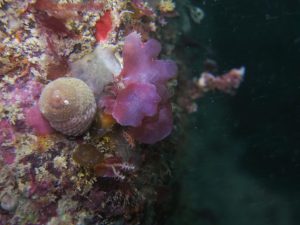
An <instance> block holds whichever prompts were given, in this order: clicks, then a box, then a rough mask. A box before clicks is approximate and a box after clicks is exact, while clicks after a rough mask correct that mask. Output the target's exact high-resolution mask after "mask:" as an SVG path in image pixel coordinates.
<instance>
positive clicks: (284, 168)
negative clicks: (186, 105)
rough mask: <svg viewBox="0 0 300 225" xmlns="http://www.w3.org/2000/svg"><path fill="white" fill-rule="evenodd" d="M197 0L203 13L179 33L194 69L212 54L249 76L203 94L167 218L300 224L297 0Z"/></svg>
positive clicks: (207, 223) (207, 224)
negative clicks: (231, 89) (230, 88)
mask: <svg viewBox="0 0 300 225" xmlns="http://www.w3.org/2000/svg"><path fill="white" fill-rule="evenodd" d="M192 3H193V4H194V5H197V6H199V7H201V8H202V9H203V10H204V11H205V13H206V17H205V19H204V20H203V23H202V24H200V25H198V24H194V23H193V24H192V30H191V32H190V33H187V34H184V35H183V37H182V38H183V43H182V45H183V46H185V51H184V54H185V57H186V59H187V61H188V62H189V63H191V65H192V67H193V69H192V70H191V71H190V73H191V74H193V73H196V71H199V70H201V65H202V64H201V61H202V60H203V59H205V58H211V59H214V60H216V61H217V62H218V64H219V70H220V71H221V72H224V71H226V70H228V69H230V68H232V67H239V66H241V65H244V66H245V67H246V78H245V81H244V83H243V84H242V85H241V87H240V89H239V90H238V93H237V94H236V95H235V96H234V97H232V96H225V95H222V94H218V93H213V94H210V95H208V96H206V97H205V98H203V99H200V100H199V101H198V102H197V103H198V105H199V109H198V112H197V113H195V114H193V115H192V116H191V121H190V124H189V128H188V129H187V130H186V133H187V137H188V138H187V141H186V143H185V144H184V145H183V148H184V150H183V151H182V152H181V153H180V156H179V157H180V162H181V164H180V165H178V168H177V177H176V179H175V180H176V181H175V183H176V194H175V200H174V202H176V204H174V205H175V206H174V208H175V209H174V213H173V215H172V216H171V218H170V219H169V223H168V224H173V225H175V224H199V225H202V224H204V225H248V224H249V225H250V224H251V225H297V224H300V216H299V210H300V128H299V127H300V117H299V115H300V100H299V99H300V98H299V97H300V63H299V62H300V61H299V60H300V1H297V0H290V1H276V0H275V1H270V0H262V1H250V0H246V1H237V0H231V1H221V0H220V1H217V0H216V1H192ZM195 43H197V44H196V45H195Z"/></svg>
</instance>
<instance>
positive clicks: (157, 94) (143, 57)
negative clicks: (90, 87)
mask: <svg viewBox="0 0 300 225" xmlns="http://www.w3.org/2000/svg"><path fill="white" fill-rule="evenodd" d="M160 51H161V45H160V43H159V42H158V41H156V40H154V39H150V40H148V41H147V42H145V43H143V42H142V41H141V37H140V35H139V34H138V33H136V32H132V33H131V34H129V35H128V36H126V38H125V44H124V49H123V60H124V65H123V69H122V71H121V73H120V75H119V76H118V77H117V79H116V81H115V85H114V86H113V87H112V88H111V90H110V93H109V94H107V95H105V96H104V97H102V98H101V99H100V101H99V104H100V107H103V108H104V110H105V112H106V113H108V114H111V115H112V116H113V117H114V119H115V120H116V121H117V122H118V123H119V124H121V125H123V126H130V128H129V132H130V133H131V134H132V135H133V137H134V138H135V139H136V140H137V141H139V142H142V143H146V144H154V143H156V142H157V141H160V140H162V139H164V138H165V137H166V136H168V135H169V134H170V133H171V130H172V126H173V122H172V121H173V119H172V109H171V105H170V103H169V101H168V99H169V97H170V94H169V92H168V90H167V87H166V85H167V82H168V80H170V79H171V78H173V77H174V76H175V75H176V73H177V66H176V64H175V62H173V61H171V60H158V59H156V58H157V57H158V55H159V53H160Z"/></svg>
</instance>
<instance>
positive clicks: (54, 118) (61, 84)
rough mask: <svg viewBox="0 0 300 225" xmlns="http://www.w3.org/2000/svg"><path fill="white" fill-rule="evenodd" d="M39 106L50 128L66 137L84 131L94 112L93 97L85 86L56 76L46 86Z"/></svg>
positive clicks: (79, 82) (77, 80)
mask: <svg viewBox="0 0 300 225" xmlns="http://www.w3.org/2000/svg"><path fill="white" fill-rule="evenodd" d="M39 107H40V111H41V112H42V114H43V115H44V117H45V118H46V119H47V120H48V121H49V123H50V125H51V126H52V127H53V128H54V129H56V130H58V131H60V132H61V133H63V134H66V135H70V136H77V135H80V134H82V133H84V132H85V131H86V130H87V129H88V128H89V126H90V125H91V123H92V121H93V119H94V115H95V113H96V101H95V97H94V94H93V92H92V91H91V89H90V88H89V86H88V85H87V84H86V83H84V82H83V81H81V80H79V79H77V78H71V77H62V78H58V79H56V80H54V81H52V82H50V83H49V84H48V85H46V87H45V88H44V89H43V91H42V94H41V97H40V99H39Z"/></svg>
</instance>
